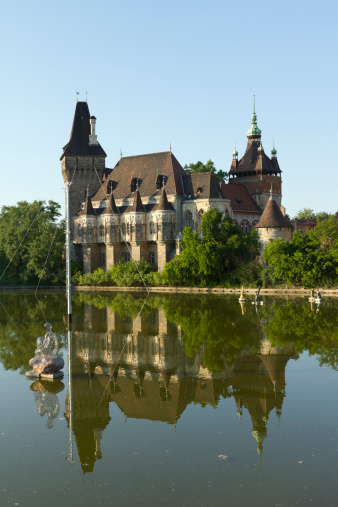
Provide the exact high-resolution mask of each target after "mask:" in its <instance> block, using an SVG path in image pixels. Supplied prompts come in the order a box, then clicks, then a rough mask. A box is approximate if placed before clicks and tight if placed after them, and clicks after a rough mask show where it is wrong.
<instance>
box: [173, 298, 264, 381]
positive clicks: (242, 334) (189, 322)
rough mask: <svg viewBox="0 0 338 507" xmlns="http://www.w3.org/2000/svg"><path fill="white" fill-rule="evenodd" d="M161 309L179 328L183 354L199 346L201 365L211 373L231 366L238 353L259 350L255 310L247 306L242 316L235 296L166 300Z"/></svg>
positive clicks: (258, 326)
mask: <svg viewBox="0 0 338 507" xmlns="http://www.w3.org/2000/svg"><path fill="white" fill-rule="evenodd" d="M164 309H165V312H166V316H167V318H168V319H169V320H171V321H174V322H176V323H177V324H179V325H180V326H181V328H182V331H183V333H182V340H183V342H184V344H185V353H186V354H187V355H188V356H192V355H193V354H194V352H196V351H198V350H200V348H201V347H202V346H203V364H204V366H205V367H206V368H208V369H209V370H210V371H211V372H216V371H220V370H222V369H224V368H225V367H226V366H227V365H231V364H232V363H233V362H234V360H235V358H236V357H237V356H238V355H239V354H240V352H241V351H242V350H248V349H252V351H253V352H255V351H258V349H259V344H260V342H261V339H262V331H261V325H260V322H259V319H258V318H257V315H256V312H255V309H254V308H253V307H252V306H251V305H250V306H249V305H248V307H247V311H246V312H245V313H244V315H243V314H242V309H241V307H240V305H239V304H238V301H237V297H236V298H231V299H230V298H228V299H227V300H225V299H223V298H222V299H219V298H216V297H215V298H210V297H209V298H206V297H189V298H186V297H185V298H177V297H176V298H175V299H171V298H169V299H166V300H165V302H164Z"/></svg>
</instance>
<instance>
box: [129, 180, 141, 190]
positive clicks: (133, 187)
mask: <svg viewBox="0 0 338 507" xmlns="http://www.w3.org/2000/svg"><path fill="white" fill-rule="evenodd" d="M140 181H141V180H140V178H132V179H131V180H130V191H131V192H135V191H136V189H137V188H138V187H139V185H140Z"/></svg>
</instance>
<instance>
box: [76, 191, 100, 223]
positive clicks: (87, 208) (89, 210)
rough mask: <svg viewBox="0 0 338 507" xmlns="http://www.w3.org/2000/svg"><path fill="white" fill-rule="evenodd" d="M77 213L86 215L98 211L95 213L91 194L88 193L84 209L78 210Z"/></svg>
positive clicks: (92, 214) (91, 214)
mask: <svg viewBox="0 0 338 507" xmlns="http://www.w3.org/2000/svg"><path fill="white" fill-rule="evenodd" d="M76 214H77V215H84V216H87V217H89V216H95V215H96V213H95V210H94V208H93V205H92V200H91V198H90V196H89V195H88V194H87V197H86V201H85V204H84V207H83V209H81V210H80V211H78V212H77V213H76Z"/></svg>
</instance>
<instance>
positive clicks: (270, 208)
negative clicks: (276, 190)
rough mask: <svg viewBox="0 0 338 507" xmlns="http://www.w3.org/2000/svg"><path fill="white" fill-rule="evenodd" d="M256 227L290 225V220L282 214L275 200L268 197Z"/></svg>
mask: <svg viewBox="0 0 338 507" xmlns="http://www.w3.org/2000/svg"><path fill="white" fill-rule="evenodd" d="M254 227H256V228H257V229H259V228H263V227H266V228H268V227H290V228H292V225H291V223H290V221H289V220H288V219H287V218H286V217H285V216H284V215H283V213H282V212H281V210H280V209H279V206H278V204H277V203H276V201H274V200H273V199H272V197H270V199H269V200H268V202H267V203H266V206H265V208H264V211H263V214H262V216H261V219H260V221H259V222H258V224H257V225H255V226H254Z"/></svg>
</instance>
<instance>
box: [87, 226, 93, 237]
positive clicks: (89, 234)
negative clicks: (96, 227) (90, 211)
mask: <svg viewBox="0 0 338 507" xmlns="http://www.w3.org/2000/svg"><path fill="white" fill-rule="evenodd" d="M87 234H88V236H92V235H93V229H92V228H91V226H88V228H87Z"/></svg>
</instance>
